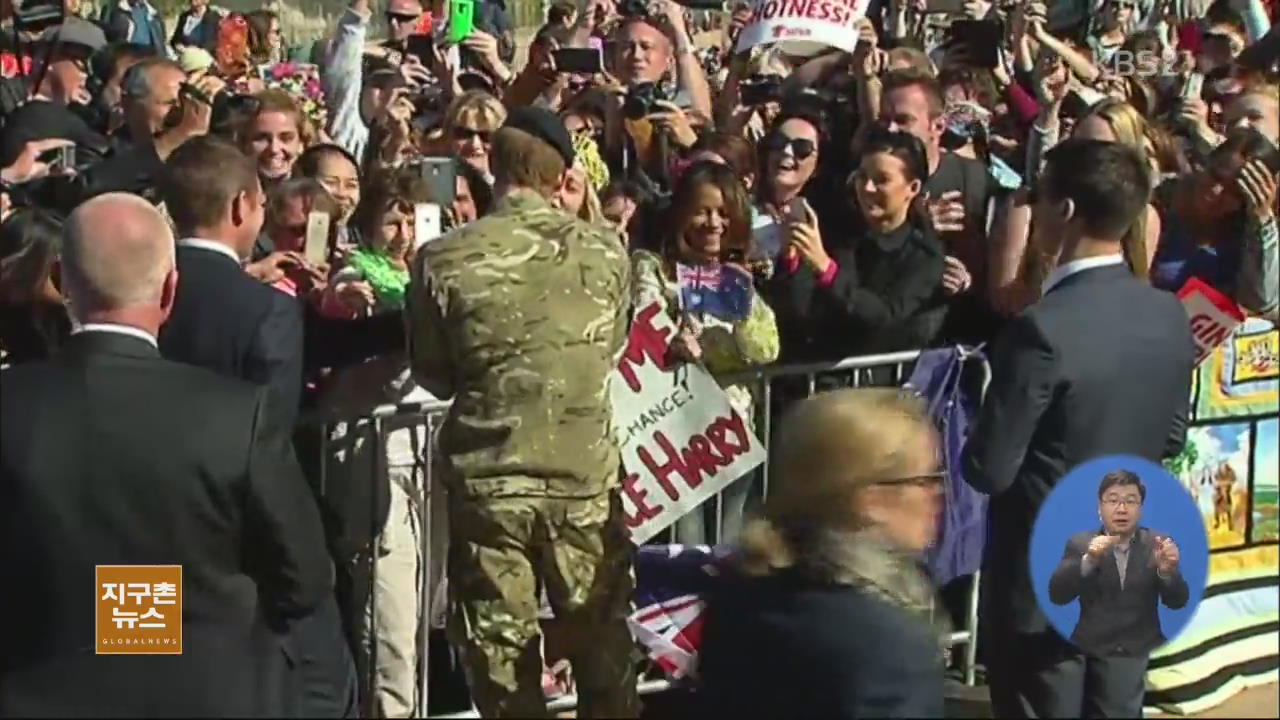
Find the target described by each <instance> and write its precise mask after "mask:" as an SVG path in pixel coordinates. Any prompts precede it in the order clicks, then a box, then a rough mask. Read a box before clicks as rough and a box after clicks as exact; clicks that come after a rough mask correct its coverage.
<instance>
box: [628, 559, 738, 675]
mask: <svg viewBox="0 0 1280 720" xmlns="http://www.w3.org/2000/svg"><path fill="white" fill-rule="evenodd" d="M726 552H727V551H718V550H713V549H712V548H709V547H707V546H705V545H698V546H694V545H645V546H642V547H641V548H640V549H639V551H638V552H637V553H636V593H635V602H636V610H635V612H633V613H632V614H631V617H630V618H628V619H627V624H628V625H630V627H631V632H632V634H633V635H634V636H635V638H636V640H637V641H638V642H639V643H640V644H641V645H643V646H644V647H645V649H646V650H648V652H649V657H650V658H652V659H653V661H654V662H656V663H657V664H658V666H659V667H661V668H662V669H663V671H664V672H666V673H667V674H668V675H670V676H671V677H672V678H677V679H678V678H682V677H688V676H693V675H696V674H697V667H698V649H699V648H700V647H701V645H702V619H703V612H704V611H705V610H706V603H705V602H704V601H703V599H702V593H703V592H704V591H705V590H706V589H707V588H708V587H709V585H710V584H711V583H713V582H715V579H716V577H718V576H719V574H720V566H721V564H722V563H723V561H724V558H725V556H726Z"/></svg>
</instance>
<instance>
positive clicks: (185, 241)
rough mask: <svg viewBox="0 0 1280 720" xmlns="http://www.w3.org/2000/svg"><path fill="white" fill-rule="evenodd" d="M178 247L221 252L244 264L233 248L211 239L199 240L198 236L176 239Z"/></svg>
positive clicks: (237, 262)
mask: <svg viewBox="0 0 1280 720" xmlns="http://www.w3.org/2000/svg"><path fill="white" fill-rule="evenodd" d="M178 247H184V248H196V249H197V250H208V251H210V252H216V253H222V254H223V255H226V256H227V257H229V258H231V259H232V260H235V261H236V264H237V265H244V261H242V260H241V259H240V257H239V256H238V255H236V251H235V250H232V249H231V248H229V247H227V246H226V245H224V244H222V243H220V242H215V241H213V240H201V239H200V238H182V239H181V240H179V241H178Z"/></svg>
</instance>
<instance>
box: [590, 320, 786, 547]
mask: <svg viewBox="0 0 1280 720" xmlns="http://www.w3.org/2000/svg"><path fill="white" fill-rule="evenodd" d="M675 334H676V326H675V324H674V323H673V322H672V321H671V319H670V318H669V317H667V315H666V313H664V312H662V306H661V305H659V304H658V303H650V304H649V305H647V306H645V307H643V308H641V309H640V310H639V311H638V312H637V313H636V316H635V318H634V321H633V322H632V327H631V337H630V339H629V340H628V342H627V348H626V350H625V351H624V352H623V354H622V359H621V360H620V361H619V362H618V370H617V372H615V373H614V374H613V377H612V378H611V382H610V394H611V396H612V399H613V420H614V431H615V433H616V434H617V439H618V445H619V446H620V447H621V448H622V467H623V481H622V503H623V509H624V510H625V512H626V517H627V528H628V529H629V530H630V532H631V539H632V540H633V541H634V542H635V543H636V544H637V545H638V544H640V543H643V542H644V541H646V540H648V539H649V538H651V537H653V536H654V535H655V534H657V533H658V532H660V531H662V530H663V529H664V528H666V527H667V526H668V525H671V524H672V523H674V522H675V521H676V520H677V519H678V518H679V517H680V516H682V515H684V514H685V513H686V512H688V511H690V510H692V509H693V508H695V507H697V506H698V505H700V504H701V503H702V502H703V501H705V500H707V499H708V498H710V497H712V496H714V495H715V494H716V493H717V492H719V491H720V490H721V489H723V488H724V487H725V486H726V485H728V484H729V483H731V482H733V481H734V480H737V479H738V478H740V477H742V476H743V475H744V474H745V473H747V472H748V471H750V470H752V469H753V468H755V467H756V466H757V465H759V464H760V463H762V462H764V458H765V452H764V448H763V446H762V445H761V444H760V441H759V440H758V439H756V437H755V433H753V432H752V430H751V426H750V425H749V424H748V420H747V418H744V417H742V416H741V415H740V414H739V413H738V411H736V410H734V409H733V406H732V405H731V404H730V403H729V396H728V395H726V394H725V392H724V390H722V389H721V388H720V386H719V385H718V384H716V381H715V379H714V378H712V377H711V375H710V373H708V372H707V371H706V370H704V369H703V368H702V367H700V366H698V365H693V364H688V363H680V364H678V365H668V364H667V362H666V356H667V347H668V346H669V345H670V344H671V339H672V338H673V337H675Z"/></svg>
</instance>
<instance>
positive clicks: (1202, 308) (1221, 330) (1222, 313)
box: [1178, 277, 1244, 365]
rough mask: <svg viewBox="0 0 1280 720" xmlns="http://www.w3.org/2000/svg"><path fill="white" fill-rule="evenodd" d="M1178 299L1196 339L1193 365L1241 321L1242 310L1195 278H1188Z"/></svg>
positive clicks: (1207, 354) (1229, 335)
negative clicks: (1189, 319)
mask: <svg viewBox="0 0 1280 720" xmlns="http://www.w3.org/2000/svg"><path fill="white" fill-rule="evenodd" d="M1178 299H1179V300H1181V301H1182V306H1183V307H1185V308H1186V309H1187V315H1188V316H1189V317H1190V318H1191V337H1192V338H1193V339H1194V340H1195V343H1196V355H1195V360H1196V365H1199V364H1200V363H1201V362H1202V361H1203V360H1204V359H1205V358H1207V357H1209V355H1211V354H1212V353H1213V351H1214V350H1215V349H1217V347H1218V346H1219V345H1221V344H1223V343H1224V342H1226V341H1227V338H1230V337H1231V336H1232V334H1233V333H1235V331H1236V328H1237V327H1239V326H1240V324H1241V323H1243V322H1244V312H1243V311H1241V309H1240V306H1239V305H1237V304H1235V302H1233V301H1232V300H1231V299H1230V298H1228V297H1226V296H1225V295H1223V294H1222V293H1220V292H1218V291H1217V290H1215V289H1213V287H1212V286H1210V285H1209V284H1208V283H1205V282H1203V281H1201V280H1199V279H1198V278H1194V277H1193V278H1191V279H1190V280H1187V284H1186V285H1183V286H1182V289H1181V290H1179V291H1178Z"/></svg>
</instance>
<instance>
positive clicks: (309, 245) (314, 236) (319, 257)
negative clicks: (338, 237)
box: [304, 210, 329, 266]
mask: <svg viewBox="0 0 1280 720" xmlns="http://www.w3.org/2000/svg"><path fill="white" fill-rule="evenodd" d="M304 254H305V255H306V258H307V262H308V263H310V264H311V265H313V266H316V265H323V264H324V263H325V261H326V260H328V256H329V213H326V212H320V211H318V210H313V211H311V212H309V213H307V241H306V245H305V246H304Z"/></svg>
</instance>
